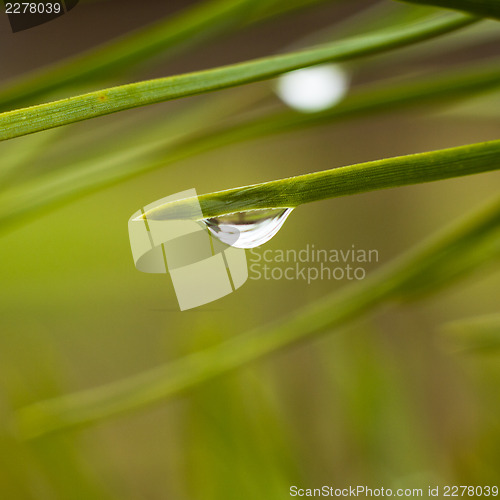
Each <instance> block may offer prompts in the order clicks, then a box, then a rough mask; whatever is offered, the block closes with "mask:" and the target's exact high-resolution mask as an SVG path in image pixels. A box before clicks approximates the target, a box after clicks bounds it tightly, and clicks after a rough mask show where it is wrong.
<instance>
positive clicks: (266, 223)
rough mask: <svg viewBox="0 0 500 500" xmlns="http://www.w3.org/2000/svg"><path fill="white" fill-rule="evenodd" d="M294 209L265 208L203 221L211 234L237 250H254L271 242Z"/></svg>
mask: <svg viewBox="0 0 500 500" xmlns="http://www.w3.org/2000/svg"><path fill="white" fill-rule="evenodd" d="M292 210H293V208H265V209H263V210H249V211H247V212H236V213H233V214H226V215H221V216H219V217H212V218H209V219H203V222H204V223H205V224H206V225H207V227H208V229H209V230H210V232H211V233H212V234H213V235H214V236H215V237H216V238H218V239H219V240H220V241H222V242H223V243H226V244H227V245H231V246H233V247H236V248H254V247H258V246H260V245H263V244H264V243H266V241H269V240H270V239H271V238H272V237H273V236H274V235H275V234H276V233H277V232H278V231H279V230H280V229H281V226H282V225H283V224H284V222H285V220H286V218H287V217H288V216H289V215H290V213H291V212H292Z"/></svg>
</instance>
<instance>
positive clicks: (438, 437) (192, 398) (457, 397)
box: [0, 0, 500, 500]
mask: <svg viewBox="0 0 500 500" xmlns="http://www.w3.org/2000/svg"><path fill="white" fill-rule="evenodd" d="M375 3H376V2H368V1H359V2H358V1H357V2H339V1H336V2H325V3H320V4H318V5H313V6H311V7H310V8H308V9H306V10H299V11H294V12H291V13H288V14H287V15H285V16H283V17H280V18H279V19H272V20H270V21H267V22H264V23H261V24H258V25H255V26H250V27H246V28H245V29H241V30H238V31H237V32H236V33H234V32H233V33H226V34H224V35H221V36H219V37H217V38H216V39H215V40H212V41H211V42H210V43H203V44H201V45H197V46H196V47H192V48H186V47H185V48H184V50H183V51H180V52H179V54H176V55H175V56H174V57H173V58H171V59H169V60H168V61H166V60H162V58H161V57H160V58H158V59H156V60H155V61H154V64H151V63H150V64H148V65H144V66H143V67H140V68H139V69H138V70H136V71H135V72H134V73H132V74H131V75H129V76H127V77H119V78H117V79H113V78H110V79H109V80H106V81H105V82H104V83H102V82H101V83H100V84H99V85H96V86H95V88H99V87H101V86H105V85H109V84H113V83H116V82H122V81H133V80H139V79H144V78H148V77H153V76H164V75H169V74H176V73H181V72H186V71H191V70H196V69H202V68H208V67H213V66H217V65H221V64H226V63H230V62H236V61H240V60H245V59H249V58H253V57H258V56H263V55H267V54H271V53H275V52H278V51H281V50H284V49H285V48H287V47H289V46H290V44H292V42H294V41H295V40H299V39H301V38H302V37H303V36H306V35H311V34H312V33H315V32H317V31H318V30H321V29H323V28H325V27H332V33H335V26H336V23H339V22H341V21H345V20H346V19H349V17H350V16H351V15H353V14H355V13H356V12H358V11H361V10H362V9H364V8H368V7H371V6H372V5H373V4H375ZM379 3H380V2H379ZM381 3H384V2H381ZM385 3H389V2H388V0H387V2H385ZM186 7H188V2H181V1H177V2H166V3H165V4H163V3H162V2H149V3H144V4H139V3H137V2H115V1H103V2H89V3H85V2H84V3H82V4H80V5H79V6H78V7H77V8H76V9H74V10H73V11H72V12H71V13H70V14H67V15H65V16H63V17H61V18H59V19H58V20H56V21H53V22H51V23H48V24H46V25H43V26H40V27H37V28H34V29H31V30H28V31H26V32H20V33H17V34H15V35H13V34H12V33H10V32H9V26H8V23H7V20H6V18H5V16H4V17H2V18H0V23H1V24H0V41H1V46H0V53H1V56H0V57H1V63H0V77H1V78H2V80H4V81H7V80H8V79H9V78H12V77H15V76H17V75H21V74H23V73H24V72H26V71H29V70H33V69H35V68H37V67H42V66H45V65H46V64H49V63H51V62H52V61H55V60H58V59H60V58H62V57H69V56H72V55H73V54H76V53H78V52H80V51H81V50H84V49H87V48H90V47H93V46H95V45H97V44H98V43H101V42H104V41H106V40H110V39H112V38H113V37H115V36H118V35H121V34H125V33H127V32H129V31H130V30H131V29H134V28H137V27H140V26H143V25H146V24H147V23H149V22H152V21H154V20H156V19H158V18H160V17H162V16H171V15H173V14H174V13H175V12H176V11H178V10H179V9H182V8H186ZM360 22H361V21H360ZM470 30H472V28H470ZM473 30H474V31H473V32H472V34H470V35H469V36H470V41H469V42H468V44H467V46H466V47H463V46H461V45H459V46H457V47H455V45H454V42H453V37H455V36H458V34H457V35H451V36H450V37H449V38H450V39H451V42H449V44H448V45H447V46H446V47H445V48H442V49H441V52H439V51H438V52H437V53H434V52H433V49H432V48H433V43H435V42H433V41H430V42H426V44H425V47H422V48H421V49H403V50H400V51H398V52H395V53H393V54H391V55H388V56H384V57H379V58H372V59H371V60H369V64H367V66H366V68H365V67H364V66H363V61H360V62H357V63H356V65H353V66H352V68H349V71H352V85H353V86H354V87H355V86H357V85H362V84H365V83H366V82H370V81H375V80H383V79H385V78H386V79H392V80H395V79H402V78H412V77H413V75H416V74H420V73H426V72H428V73H432V72H433V71H436V70H439V69H441V68H442V67H444V66H446V65H450V64H456V65H460V64H463V65H465V64H466V63H468V62H470V61H475V60H477V59H481V58H483V57H488V56H489V55H495V54H496V53H498V51H499V48H500V28H499V27H497V26H496V25H495V24H494V23H493V22H492V21H491V22H485V23H484V24H481V28H479V27H475V28H473ZM465 31H467V30H464V32H465ZM485 33H487V34H488V36H487V37H485V36H484V34H485ZM440 46H441V47H443V46H442V45H440ZM272 85H274V83H273V82H264V83H260V84H254V85H252V89H254V90H255V91H256V92H257V93H258V92H261V91H262V92H263V93H266V92H267V89H268V87H269V86H272ZM89 88H94V87H92V86H90V87H89ZM240 91H241V89H234V90H229V91H224V92H223V93H216V94H211V95H208V96H202V97H194V98H189V99H186V100H182V101H178V102H172V103H164V104H160V105H155V106H153V107H150V108H144V109H139V110H134V111H128V112H125V113H120V114H117V115H112V116H109V117H105V118H99V119H97V120H92V121H88V122H83V123H80V124H76V125H71V126H69V127H66V128H65V129H61V130H60V131H57V132H56V133H55V135H54V138H52V139H50V141H49V146H48V149H47V150H42V151H40V152H39V154H38V153H37V155H36V156H35V157H34V158H33V159H32V160H31V161H30V162H29V164H27V165H24V167H23V170H22V171H21V173H19V174H16V175H18V177H17V178H16V179H15V180H16V182H22V181H24V180H26V179H28V180H29V179H30V178H31V176H32V175H35V174H34V172H35V171H36V175H39V169H42V170H43V171H44V172H46V171H49V170H50V168H51V165H52V162H53V159H54V158H56V159H58V158H61V159H62V162H63V163H66V164H67V165H68V167H70V166H71V163H72V161H73V156H72V155H75V156H77V155H78V154H79V152H82V151H84V152H88V151H92V148H93V147H94V142H96V143H97V145H95V147H96V155H98V154H100V153H101V152H102V151H105V149H106V147H107V143H108V142H109V143H110V144H112V146H113V147H114V148H120V147H122V146H123V147H125V146H126V136H125V135H124V138H123V139H121V135H120V134H121V132H120V131H121V130H122V127H124V128H126V130H134V129H138V128H139V127H142V126H144V124H148V123H150V122H153V121H154V120H157V121H158V123H170V124H171V125H172V127H173V129H172V130H174V129H175V120H176V119H177V118H176V117H177V113H179V112H182V110H183V109H184V108H186V109H187V107H194V106H197V105H200V106H201V105H202V104H203V103H209V102H210V100H211V99H218V100H219V102H224V99H226V98H227V99H235V100H238V99H239V96H240ZM251 91H253V90H251ZM70 93H71V92H70ZM222 94H224V95H222ZM499 103H500V101H499V94H498V93H496V94H495V93H492V94H488V95H487V96H484V97H481V98H480V99H475V100H473V101H469V102H467V104H464V103H461V104H457V105H454V106H451V105H448V106H446V107H444V108H441V107H439V108H438V107H435V108H434V107H433V108H426V109H425V110H422V111H420V110H418V109H410V110H407V111H401V112H397V113H388V114H384V113H382V114H378V115H376V116H371V117H367V118H361V119H357V120H355V121H345V122H341V123H337V124H333V125H330V126H324V127H320V128H313V129H307V130H304V131H298V132H294V133H291V134H284V135H279V136H272V137H270V138H265V139H260V140H257V141H251V142H246V143H242V144H236V145H231V146H229V147H226V148H223V149H218V150H215V151H212V152H209V153H206V154H203V155H199V156H195V157H193V158H189V159H186V160H183V161H180V162H177V163H175V164H174V165H171V166H168V167H166V168H163V169H159V170H156V171H154V172H150V173H147V174H145V175H141V176H140V177H136V178H133V179H131V180H128V181H126V182H122V183H119V184H117V185H115V186H112V187H109V188H106V189H104V190H100V191H99V192H96V193H90V194H88V195H86V196H83V197H79V198H77V199H74V200H72V201H71V202H70V203H65V204H63V205H61V206H58V207H56V209H54V210H51V211H50V212H48V213H43V214H40V216H39V217H36V218H33V219H29V220H27V221H25V223H23V224H22V225H16V226H15V227H13V228H11V229H10V230H9V231H8V232H4V233H3V234H2V235H1V238H2V240H1V243H0V245H1V246H0V249H1V250H0V255H1V259H0V279H1V284H2V288H1V291H0V311H1V312H0V390H1V393H0V396H1V397H0V416H1V424H2V428H1V429H0V443H1V448H0V498H2V499H8V500H10V499H37V500H38V499H40V500H45V499H66V500H70V499H101V498H102V499H121V500H127V499H176V500H184V499H186V500H187V499H189V500H191V499H203V500H209V499H218V500H223V499H235V498H238V499H241V500H246V499H252V500H254V499H257V498H266V499H270V500H271V499H273V500H274V499H281V498H283V499H284V498H288V497H289V487H290V486H291V485H298V486H300V487H306V488H314V487H316V488H319V487H321V486H322V485H323V484H327V485H332V486H338V487H345V486H348V485H358V484H363V485H365V484H366V485H368V486H371V487H374V488H375V487H381V486H384V487H391V488H396V487H403V488H417V487H423V488H427V486H428V485H438V484H439V485H444V484H467V485H469V484H474V485H475V484H479V485H485V484H489V485H493V484H498V483H499V482H500V475H499V472H498V471H499V470H500V424H499V422H500V420H499V418H498V415H499V410H500V401H499V398H498V383H499V379H500V367H499V357H498V354H495V352H487V353H456V352H453V350H450V349H449V348H448V344H447V343H446V342H444V341H443V337H442V332H443V327H444V325H446V324H447V323H449V322H450V321H456V320H459V319H461V318H469V317H473V316H481V315H488V314H492V313H498V312H499V298H500V280H499V278H500V274H499V270H500V269H499V266H498V262H497V263H495V264H493V265H491V266H489V267H488V268H486V269H484V270H483V271H481V272H480V273H475V274H474V275H472V276H469V277H467V278H466V279H465V280H463V281H460V282H458V283H455V284H453V286H451V287H449V288H446V289H445V290H442V291H440V292H439V293H438V294H435V295H429V296H426V297H423V298H422V299H421V300H419V301H417V302H413V303H408V304H398V305H387V306H386V307H384V308H382V309H379V310H377V311H376V312H375V313H374V314H371V315H369V316H365V317H360V318H359V320H358V321H356V322H355V323H353V324H350V325H348V326H347V327H346V328H345V329H343V331H341V332H338V331H337V332H335V333H334V334H332V335H328V334H326V335H325V336H323V337H322V338H321V339H317V340H313V341H312V342H309V343H305V344H302V345H300V346H298V347H294V348H293V349H290V350H288V351H286V352H283V353H280V354H277V355H274V356H273V357H271V358H269V359H267V360H265V361H262V362H259V363H256V364H254V365H251V366H249V367H245V368H244V369H241V370H239V371H237V372H236V373H234V374H231V375H227V376H224V377H223V378H220V379H217V380H214V381H212V382H209V383H206V384H204V385H202V386H200V387H199V388H197V389H195V390H193V391H191V392H189V394H187V395H186V396H183V397H182V398H179V399H176V400H174V401H170V402H166V403H165V404H160V405H158V406H156V407H154V408H145V409H144V410H143V411H139V412H136V413H134V414H130V415H125V416H123V417H120V418H117V419H114V420H110V421H107V422H103V423H100V424H98V425H95V426H92V427H90V428H87V429H82V430H78V431H68V432H64V433H61V434H56V435H50V436H48V437H45V438H42V439H39V440H35V441H28V442H24V441H22V440H20V439H18V438H17V437H16V434H15V431H14V430H13V427H12V426H13V424H12V421H13V420H12V419H13V415H14V411H15V410H16V409H18V408H20V407H23V406H25V405H27V404H30V403H33V402H36V401H39V400H43V399H47V398H50V397H54V396H58V395H63V394H67V393H71V392H75V391H78V390H80V389H85V388H91V387H97V386H100V385H102V384H106V383H108V382H112V381H115V380H119V379H121V378H124V377H126V376H129V375H133V374H138V373H141V372H142V371H145V370H148V369H150V368H153V367H155V366H158V365H162V364H164V363H166V362H168V361H170V360H174V359H176V358H178V357H180V356H182V355H184V354H187V353H189V352H192V351H195V350H198V349H200V348H202V347H204V346H209V345H214V344H216V343H218V342H220V341H222V340H225V339H229V338H232V337H235V336H238V335H239V334H241V333H243V332H245V331H247V330H250V329H251V328H252V327H255V326H258V325H261V324H265V323H267V322H269V321H271V320H273V319H274V318H277V317H283V316H286V315H287V314H289V313H290V312H291V311H294V310H296V309H297V308H299V307H300V306H301V305H303V304H305V303H311V302H313V301H314V300H316V299H319V298H321V297H322V296H324V295H325V294H326V293H328V292H330V291H331V290H332V289H335V288H341V287H343V286H346V284H347V283H346V282H335V281H315V282H312V283H311V284H309V285H307V283H305V282H304V281H300V280H297V281H286V280H280V281H266V280H257V281H248V282H247V283H246V284H245V285H244V286H243V287H242V288H241V289H239V290H238V291H237V292H236V293H233V294H231V295H229V296H227V297H224V298H223V299H220V300H219V301H217V302H214V303H211V304H208V305H206V306H203V307H200V308H197V309H195V310H190V311H185V312H182V313H181V312H179V311H178V306H177V301H176V298H175V294H174V291H173V287H172V284H171V281H170V279H169V278H168V276H167V277H166V276H165V275H146V274H142V273H140V272H138V271H137V270H136V269H135V267H134V265H133V261H132V257H131V252H130V245H129V240H128V233H127V220H128V218H129V217H130V215H131V214H132V213H133V212H135V211H136V210H137V209H138V208H139V207H141V206H144V205H146V204H148V203H150V202H152V201H154V200H157V199H159V198H162V197H164V196H167V195H169V194H172V193H176V192H178V191H182V190H185V189H189V188H193V187H194V188H196V190H197V191H198V193H205V192H211V191H216V190H221V189H226V188H230V187H234V186H239V185H245V184H253V183H257V182H262V181H266V180H272V179H276V178H281V177H288V176H292V175H297V174H302V173H308V172H312V171H316V170H323V169H329V168H333V167H336V166H342V165H348V164H353V163H357V162H362V161H368V160H372V159H379V158H385V157H391V156H396V155H405V154H410V153H416V152H421V151H429V150H433V149H441V148H445V147H452V146H459V145H462V144H468V143H474V142H482V141H485V140H492V139H498V133H499V131H500V126H499V119H498V109H499V107H498V104H499ZM265 105H266V106H270V107H278V106H283V105H282V104H280V103H279V101H278V99H277V98H276V97H275V96H273V95H272V94H271V95H269V97H267V98H266V99H265ZM48 133H52V132H48ZM48 133H47V132H43V133H42V134H48ZM106 134H109V137H108V136H107V135H106ZM38 135H40V134H38ZM35 137H36V136H29V137H25V138H20V139H16V140H15V141H11V142H9V143H5V144H2V145H0V146H1V149H0V161H2V160H1V159H2V158H5V157H6V156H7V154H16V151H18V150H16V149H12V148H19V150H20V149H23V148H24V147H29V145H30V141H33V140H34V138H35ZM9 148H11V149H9ZM49 148H50V149H49ZM99 148H100V149H99ZM12 151H14V153H12ZM499 185H500V176H499V174H498V173H492V174H485V175H480V176H472V177H468V178H459V179H454V180H448V181H443V182H438V183H433V184H427V185H419V186H411V187H406V188H400V189H394V190H387V191H380V192H373V193H368V194H364V195H358V196H353V197H348V198H340V199H333V200H328V201H323V202H318V203H315V204H310V205H306V206H303V207H300V208H299V209H297V210H296V211H295V212H294V213H293V214H292V215H291V216H290V218H289V220H288V221H287V222H286V224H285V225H284V227H283V229H282V230H281V231H280V233H279V234H278V235H277V236H276V237H275V238H274V239H273V240H272V241H270V242H269V243H267V244H266V247H265V248H270V249H288V248H295V249H297V250H299V249H301V248H304V247H305V246H306V245H307V244H309V245H313V244H314V245H315V247H317V248H326V249H348V248H350V247H351V246H352V245H355V246H356V247H357V248H365V249H377V250H378V251H379V256H380V262H379V263H378V264H376V265H371V266H370V267H369V271H371V270H373V269H375V268H376V267H377V265H383V264H385V263H387V262H389V261H390V260H391V259H392V258H394V257H396V256H398V255H399V254H401V253H402V252H403V251H405V250H406V249H408V248H410V247H412V246H413V245H414V244H417V243H419V242H420V241H421V240H422V239H424V238H425V237H426V236H428V235H430V234H431V233H433V232H435V231H438V230H439V229H440V228H442V227H443V226H445V225H446V224H448V223H450V222H451V221H453V220H454V219H456V218H458V217H460V216H461V215H462V214H465V213H466V212H470V211H471V210H473V209H474V208H476V207H478V206H479V205H481V203H482V202H483V201H484V200H485V199H488V198H492V197H493V196H494V195H495V194H498V191H499V189H498V188H499Z"/></svg>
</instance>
